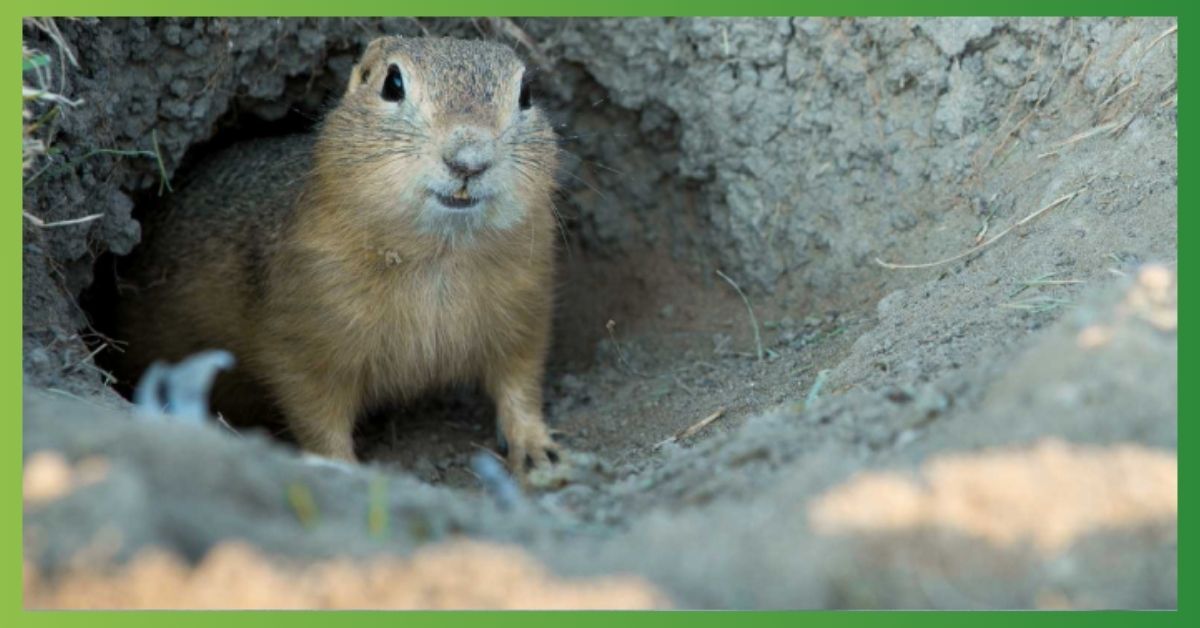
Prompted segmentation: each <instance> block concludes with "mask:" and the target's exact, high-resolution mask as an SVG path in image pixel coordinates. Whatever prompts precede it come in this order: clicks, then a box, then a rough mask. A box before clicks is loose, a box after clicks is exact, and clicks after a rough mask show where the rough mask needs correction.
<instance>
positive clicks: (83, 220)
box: [21, 211, 104, 229]
mask: <svg viewBox="0 0 1200 628" xmlns="http://www.w3.org/2000/svg"><path fill="white" fill-rule="evenodd" d="M21 213H22V214H23V215H24V216H25V219H26V220H28V221H29V222H32V223H33V224H34V226H37V227H40V228H42V229H49V228H52V227H67V226H70V225H82V224H85V223H89V222H92V221H93V220H99V219H101V218H103V217H104V214H92V215H90V216H84V217H83V218H72V219H71V220H59V221H56V222H46V221H45V220H42V219H41V218H38V217H37V216H34V215H33V214H31V213H29V212H27V211H22V212H21Z"/></svg>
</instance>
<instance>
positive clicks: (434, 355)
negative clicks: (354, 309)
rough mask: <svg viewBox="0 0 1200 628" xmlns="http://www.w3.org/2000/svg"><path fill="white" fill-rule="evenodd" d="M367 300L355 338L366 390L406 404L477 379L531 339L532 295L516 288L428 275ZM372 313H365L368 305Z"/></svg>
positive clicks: (490, 280) (494, 280) (450, 272)
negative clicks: (413, 398) (430, 391)
mask: <svg viewBox="0 0 1200 628" xmlns="http://www.w3.org/2000/svg"><path fill="white" fill-rule="evenodd" d="M382 290H383V291H382V293H376V294H374V295H372V297H374V298H372V299H371V301H372V302H373V305H374V307H375V308H376V309H375V311H374V314H373V315H371V316H368V317H367V320H368V321H369V322H368V323H367V325H365V326H364V328H363V329H362V330H361V332H360V333H359V334H357V335H358V338H359V342H358V343H356V344H359V345H360V346H361V347H362V349H363V354H362V357H363V358H365V363H364V364H363V366H364V367H365V373H364V374H365V375H366V384H367V386H368V389H369V390H371V391H373V392H374V393H375V394H376V395H379V396H393V395H399V396H402V397H408V396H411V395H415V394H418V393H420V392H421V391H422V390H424V389H426V388H429V387H431V386H436V385H441V384H447V383H455V382H466V381H471V380H476V379H478V378H480V377H481V376H482V375H483V373H484V372H485V370H486V369H487V367H488V365H489V364H493V363H496V362H498V361H502V360H504V359H505V358H506V357H507V356H509V355H511V354H513V353H514V352H516V351H518V350H519V348H520V346H521V344H522V343H524V342H528V340H529V336H530V334H531V333H533V331H534V329H535V325H533V324H532V323H533V321H532V320H531V318H532V312H531V310H530V308H529V303H530V300H531V299H532V298H534V297H533V295H530V294H527V293H526V291H525V290H523V289H522V287H521V285H520V283H519V282H512V281H508V282H506V281H503V280H502V279H501V278H499V277H493V276H489V275H486V274H484V275H480V274H478V273H474V274H472V273H464V272H461V271H456V269H442V268H432V269H428V270H425V271H423V272H420V273H415V274H413V275H410V276H404V277H400V278H397V279H396V280H395V281H394V282H393V283H391V285H387V286H384V287H383V289H382ZM367 307H371V305H367Z"/></svg>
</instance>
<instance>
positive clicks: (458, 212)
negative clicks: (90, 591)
mask: <svg viewBox="0 0 1200 628" xmlns="http://www.w3.org/2000/svg"><path fill="white" fill-rule="evenodd" d="M526 75H527V71H526V67H525V65H524V64H523V63H522V61H521V60H520V58H519V57H518V56H517V55H516V53H515V52H513V50H512V49H510V48H508V47H507V46H504V45H502V44H499V43H495V42H486V41H468V40H457V39H443V38H403V37H381V38H379V39H376V40H374V41H372V42H371V43H370V44H369V45H368V46H367V47H366V49H365V50H364V52H363V55H362V57H361V59H360V61H359V62H358V63H357V65H356V66H355V67H354V69H353V70H352V72H351V76H350V80H349V84H348V85H347V88H346V92H345V94H344V96H343V97H342V99H341V100H340V102H339V103H338V104H337V105H336V106H335V107H334V108H333V109H332V110H331V111H330V112H329V113H328V115H327V116H326V117H325V119H324V120H323V121H322V122H321V124H320V126H319V129H318V131H317V133H316V135H315V138H314V137H312V136H305V135H299V136H291V137H284V138H274V139H266V140H258V141H255V142H251V143H248V144H246V145H234V146H233V147H231V148H230V149H226V150H225V151H224V152H222V153H221V154H219V155H218V156H217V157H215V158H213V159H211V160H210V161H209V162H208V163H207V164H206V165H203V166H199V167H198V169H197V171H196V175H195V176H194V177H193V182H192V183H191V184H190V185H189V186H188V187H187V189H184V190H181V191H179V192H177V193H176V194H174V195H173V196H172V198H171V199H170V200H169V201H168V206H167V207H166V208H165V211H160V212H156V213H155V214H156V215H155V216H154V217H153V218H152V219H150V220H149V221H148V222H149V224H148V225H147V229H148V232H149V234H150V237H149V239H148V242H147V244H146V245H145V246H144V247H142V250H140V251H139V252H138V253H137V254H136V255H135V256H133V257H132V258H131V259H129V260H127V261H126V263H125V265H124V266H123V267H122V270H121V271H120V272H121V273H122V276H121V279H120V281H121V285H122V288H121V290H120V293H121V301H120V305H119V308H118V321H119V322H118V329H119V330H120V331H119V332H118V333H119V337H120V339H121V340H123V341H125V342H127V343H128V346H127V347H126V348H125V351H124V354H123V356H122V357H121V358H120V361H121V366H120V368H119V371H120V373H119V374H120V375H121V376H122V377H125V378H133V377H136V374H137V373H139V372H141V370H142V369H144V368H145V367H146V366H147V365H148V364H149V363H150V362H151V361H153V360H156V359H165V360H178V359H181V358H183V357H184V356H186V355H189V354H191V353H194V352H196V351H199V350H203V349H211V348H221V349H227V350H229V351H231V352H232V353H233V354H234V356H235V357H236V359H237V366H236V368H235V369H234V370H233V371H232V372H231V373H230V374H228V375H222V376H221V378H220V379H219V380H218V384H217V386H216V388H215V389H214V399H213V407H214V409H215V410H216V411H218V412H221V413H222V414H223V415H224V416H227V417H228V416H230V415H234V418H240V419H245V418H246V417H245V415H247V414H249V415H255V414H260V415H261V414H264V413H269V412H278V413H279V414H281V416H282V419H283V420H284V421H285V422H286V424H287V426H288V427H289V429H290V431H291V432H292V433H293V435H294V436H295V438H296V439H297V441H298V442H299V444H300V445H301V446H302V447H303V448H304V449H307V450H309V451H312V452H314V453H317V454H320V455H324V456H328V457H332V458H338V459H343V460H349V461H353V460H355V453H354V448H353V437H352V435H353V430H354V425H355V422H356V420H357V419H358V418H359V416H360V415H361V414H362V413H363V412H364V411H366V410H368V409H369V408H371V407H375V406H377V405H379V404H385V403H388V402H391V401H398V400H405V399H410V398H412V397H414V396H415V395H418V394H420V393H422V392H424V391H426V390H428V389H430V388H431V387H435V386H439V385H445V384H452V383H457V382H469V381H477V382H480V383H482V384H483V388H484V390H485V391H486V392H487V393H488V394H489V396H490V397H491V398H492V399H493V400H494V402H495V404H496V412H497V414H496V417H497V428H498V429H497V434H498V436H499V437H500V439H501V440H500V443H501V447H502V449H503V448H504V447H507V450H508V461H509V465H510V468H512V469H513V470H514V471H516V472H523V471H525V470H526V467H527V466H528V465H530V464H533V465H541V464H547V463H553V462H555V461H556V460H557V456H558V453H559V449H558V446H557V445H556V444H555V443H554V441H553V440H552V439H551V437H550V435H549V431H548V429H547V427H546V425H545V422H544V419H543V414H542V377H543V372H544V368H545V361H546V355H547V351H548V346H549V336H550V324H551V313H552V312H551V310H552V304H553V273H554V255H555V229H556V224H555V220H556V218H555V216H554V214H553V211H554V206H553V198H552V195H553V194H554V192H555V172H556V170H557V167H558V144H557V139H556V136H555V134H554V130H553V126H552V125H551V123H550V122H549V120H548V118H547V117H546V115H545V114H544V113H543V112H542V111H541V110H540V109H539V108H538V107H536V106H534V104H533V103H532V101H531V97H530V92H529V84H528V82H527V79H528V77H527V76H526Z"/></svg>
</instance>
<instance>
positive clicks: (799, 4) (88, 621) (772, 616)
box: [0, 0, 1197, 628]
mask: <svg viewBox="0 0 1200 628" xmlns="http://www.w3.org/2000/svg"><path fill="white" fill-rule="evenodd" d="M1189 4H1191V3H1190V2H1184V1H1182V0H1141V1H1140V2H1136V3H1135V2H1121V1H1117V0H1092V1H1091V2H1080V1H1068V0H1007V1H1005V0H975V1H974V2H970V3H967V2H962V1H958V2H955V1H951V0H907V1H904V2H892V1H888V0H841V1H840V2H837V3H830V2H817V1H814V0H793V1H790V2H789V1H787V0H739V1H736V2H734V1H730V0H574V1H572V2H563V1H562V0H501V1H499V2H497V1H492V2H488V1H487V0H456V1H455V2H454V3H453V4H452V5H450V4H447V3H445V2H438V1H436V0H415V1H414V0H406V1H399V2H398V1H396V0H391V1H390V2H385V1H383V0H343V1H342V2H336V3H335V2H330V1H329V0H210V1H208V2H197V1H194V0H185V1H176V2H171V3H169V4H168V3H167V2H164V1H162V0H158V1H153V0H108V1H106V2H103V3H98V2H83V1H80V0H44V1H43V2H37V3H34V2H23V3H20V4H15V3H14V5H9V6H10V7H12V8H5V9H3V12H4V13H5V14H9V13H12V14H14V15H12V16H11V17H7V19H5V20H4V23H7V24H9V27H6V28H5V29H4V31H3V33H2V34H0V38H2V39H0V41H3V48H4V49H8V50H9V51H10V52H9V55H10V56H9V58H10V59H13V60H14V61H13V62H12V63H11V64H9V65H8V66H7V67H8V68H9V69H8V70H5V71H4V74H3V75H4V76H8V77H9V79H8V80H10V81H11V83H9V84H10V85H16V84H17V83H18V80H17V79H18V75H19V74H20V71H19V70H18V69H17V68H18V64H17V63H16V62H15V60H16V59H17V58H18V56H19V54H18V50H17V49H18V47H19V46H20V34H19V31H18V30H17V26H18V22H19V17H21V16H24V15H102V16H132V15H154V16H160V15H222V16H250V15H288V16H330V15H339V16H366V15H438V16H465V15H497V14H507V15H523V16H569V15H574V16H585V15H586V16H597V15H620V16H652V15H739V16H747V15H871V16H900V15H1003V16H1023V15H1029V16H1059V15H1073V16H1082V15H1138V16H1177V17H1178V18H1179V21H1180V22H1181V23H1183V26H1184V28H1183V29H1182V30H1181V31H1180V32H1179V39H1180V42H1179V50H1180V63H1179V65H1180V77H1181V80H1180V81H1179V84H1178V88H1177V89H1178V91H1179V93H1180V95H1181V97H1180V100H1179V102H1180V111H1181V115H1180V116H1179V129H1180V135H1181V136H1183V137H1190V136H1189V133H1190V131H1188V130H1187V129H1190V128H1191V122H1190V119H1189V117H1188V115H1187V114H1183V112H1184V111H1195V110H1196V107H1194V106H1193V105H1192V104H1191V102H1192V101H1191V98H1192V94H1193V93H1194V92H1193V90H1192V85H1193V83H1192V80H1193V79H1192V78H1191V77H1190V75H1188V77H1187V78H1186V79H1184V78H1183V76H1184V75H1185V74H1187V73H1188V72H1190V71H1188V70H1186V68H1187V63H1185V62H1184V61H1183V59H1184V58H1190V54H1191V45H1190V44H1185V43H1184V41H1186V37H1185V35H1186V34H1187V33H1189V31H1188V30H1187V25H1188V24H1190V23H1191V20H1190V18H1189V17H1187V14H1188V13H1190V11H1188V7H1189ZM335 9H336V11H334V10H335ZM9 29H11V30H9ZM11 97H12V98H13V100H12V101H10V103H11V104H10V105H9V106H10V107H12V110H11V111H10V112H9V113H8V114H7V115H5V116H4V119H8V120H11V121H13V122H12V123H11V126H10V128H9V130H7V131H4V132H3V136H4V137H8V138H10V140H9V141H11V142H12V143H11V144H9V146H12V147H13V148H12V149H10V151H9V153H8V156H7V157H3V158H0V172H2V173H3V175H2V176H0V186H2V188H3V196H4V198H9V199H11V200H12V201H13V202H14V203H17V204H20V202H21V200H20V199H21V178H20V174H19V173H20V170H21V169H20V166H19V163H20V157H19V155H18V152H19V151H17V150H16V147H17V146H18V145H19V144H20V130H19V129H18V127H17V124H16V120H17V118H18V113H17V111H16V108H17V107H18V104H17V98H16V96H15V95H14V96H11ZM1178 150H1179V152H1180V175H1181V176H1180V177H1179V178H1180V180H1184V181H1186V180H1189V179H1188V177H1187V176H1185V175H1184V174H1183V173H1184V172H1185V170H1184V168H1186V167H1187V166H1188V165H1190V163H1191V156H1190V155H1188V154H1187V153H1189V152H1190V151H1191V146H1189V144H1188V143H1187V142H1181V143H1179V144H1178ZM1194 186H1195V184H1186V185H1183V186H1180V189H1179V197H1178V199H1179V205H1180V206H1190V203H1189V202H1188V201H1191V200H1192V199H1194V198H1195V191H1194V190H1195V189H1196V188H1195V187H1194ZM6 220H8V222H7V223H4V226H2V227H0V237H3V239H4V241H5V242H7V244H0V255H2V256H3V261H2V262H0V328H3V329H4V330H6V332H5V333H4V335H2V336H0V417H3V423H2V424H0V442H3V443H5V445H4V446H5V447H7V448H8V449H7V451H9V453H10V454H11V455H12V457H11V458H10V459H9V462H7V463H5V468H7V469H8V471H6V472H4V473H3V476H4V480H3V482H2V483H0V485H2V488H0V491H2V492H0V503H2V504H3V507H2V510H3V512H4V517H3V518H2V519H0V537H2V538H4V539H5V542H4V543H3V546H2V548H0V616H3V617H8V618H9V621H11V620H15V622H16V625H19V626H25V625H34V626H68V625H72V626H88V627H95V626H104V625H112V626H122V627H132V626H159V625H161V624H162V623H165V622H169V623H171V624H173V625H179V626H196V625H203V624H208V623H210V622H213V621H221V622H223V623H225V624H228V625H229V626H237V625H242V626H261V625H263V624H264V623H266V624H272V623H279V624H286V625H287V626H289V628H300V627H305V626H316V625H327V624H331V623H334V622H336V623H340V624H343V625H354V626H365V625H376V626H385V625H386V626H392V627H394V626H396V625H397V622H404V623H406V624H409V625H411V624H412V623H413V622H415V623H417V624H421V625H438V626H453V625H460V624H467V623H477V622H478V623H488V624H491V625H496V626H514V627H516V626H520V627H522V628H533V627H534V626H539V625H540V626H552V625H558V624H560V623H570V624H572V625H573V626H575V627H578V628H591V627H593V626H595V627H597V628H599V627H601V626H607V625H609V624H610V623H611V622H613V621H614V620H615V621H620V622H622V623H623V624H625V625H626V626H629V627H633V626H648V625H666V624H674V625H687V626H690V627H694V628H708V627H714V628H715V627H717V626H724V625H726V624H727V623H728V622H731V621H736V622H741V623H747V624H754V625H758V626H768V625H770V626H782V625H789V624H795V623H799V622H804V623H811V622H815V623H817V624H820V625H823V626H868V625H870V626H885V625H886V626H893V625H908V624H914V625H921V626H923V627H925V628H938V627H941V626H946V627H950V626H954V627H957V626H960V625H961V624H962V623H964V622H970V623H971V624H974V625H990V626H1007V625H1010V624H1011V623H1012V622H1014V621H1016V622H1022V623H1028V624H1031V625H1048V624H1050V623H1054V624H1059V625H1072V626H1083V625H1087V626H1096V625H1110V626H1118V625H1126V624H1129V623H1132V622H1135V621H1136V622H1138V623H1143V624H1144V623H1147V622H1148V623H1150V624H1154V625H1163V626H1165V625H1178V624H1180V623H1181V622H1183V621H1184V619H1183V618H1182V617H1181V616H1190V615H1193V614H1195V613H1193V612H1189V609H1190V606H1191V601H1190V600H1188V599H1187V597H1188V596H1187V595H1186V592H1187V591H1189V590H1191V589H1190V588H1189V585H1190V584H1191V578H1190V577H1189V573H1190V572H1189V571H1188V569H1187V566H1188V565H1191V564H1192V563H1191V561H1190V560H1189V559H1186V558H1185V555H1184V554H1185V552H1186V550H1187V549H1188V548H1189V547H1191V546H1190V544H1189V543H1188V542H1181V543H1180V544H1179V548H1180V554H1179V565H1180V569H1179V580H1178V582H1179V585H1178V586H1179V589H1178V605H1179V609H1180V610H1178V611H1173V612H1140V613H1139V612H1131V611H1108V612H1106V611H1084V612H1044V611H1028V612H1021V614H1020V615H1019V616H1014V615H1012V614H1010V613H1002V612H971V613H966V612H936V611H929V612H926V611H917V612H886V611H880V612H835V611H795V612H746V613H740V612H739V613H736V614H735V615H731V614H729V613H726V612H707V613H706V612H689V611H680V612H657V613H656V612H620V613H619V614H613V613H610V612H574V613H570V614H564V613H560V612H465V611H464V612H424V611H420V612H410V613H404V614H402V615H397V614H394V613H390V612H383V611H351V612H342V613H322V612H288V613H283V612H254V611H247V612H241V611H237V612H219V614H214V613H208V612H165V611H148V612H130V611H124V612H122V611H115V612H103V613H101V612H71V611H25V610H24V609H23V607H22V566H21V480H20V478H21V420H20V418H21V383H20V382H21V337H20V329H21V325H20V323H21V298H22V295H21V253H20V251H21V247H22V241H21V229H22V225H21V222H22V218H21V216H20V213H19V212H17V211H16V210H15V208H14V209H13V210H11V211H9V212H8V218H7V219H6ZM1192 223H1193V219H1192V218H1191V217H1190V216H1188V215H1187V213H1186V212H1183V213H1180V214H1179V230H1180V232H1184V231H1187V232H1191V231H1193V227H1192ZM1190 237H1192V236H1188V238H1190ZM1180 253H1181V255H1180V262H1179V264H1180V267H1181V269H1182V267H1184V266H1187V267H1191V266H1192V262H1191V256H1190V254H1189V255H1183V254H1182V253H1183V249H1182V247H1180ZM1189 272H1190V271H1189ZM1181 274H1182V273H1181ZM1189 281H1190V280H1186V279H1185V280H1183V281H1181V282H1180V285H1181V288H1186V286H1187V285H1188V283H1189ZM1179 300H1180V304H1179V307H1180V311H1181V313H1182V314H1183V315H1184V317H1185V318H1186V317H1188V316H1189V314H1188V313H1190V312H1191V311H1192V298H1191V295H1190V294H1189V293H1188V292H1187V290H1183V289H1181V290H1180V294H1179ZM1183 328H1184V331H1182V332H1181V333H1180V334H1179V342H1180V349H1181V351H1180V356H1179V357H1180V362H1179V370H1180V372H1182V373H1187V372H1190V371H1192V369H1191V368H1190V367H1191V364H1192V362H1193V356H1195V355H1196V352H1195V351H1194V350H1193V348H1194V347H1193V345H1194V342H1193V341H1192V334H1191V332H1190V328H1189V327H1188V326H1187V324H1186V323H1185V324H1184V325H1183ZM1196 399H1197V390H1196V389H1190V388H1189V387H1182V388H1181V389H1180V394H1179V407H1180V416H1182V417H1184V418H1185V419H1186V418H1189V417H1193V416H1195V415H1194V414H1193V412H1194V411H1195V408H1196ZM1179 438H1180V450H1181V451H1182V450H1183V449H1185V448H1186V447H1185V446H1184V443H1185V442H1186V441H1188V440H1189V439H1191V427H1190V426H1189V425H1188V424H1187V421H1186V420H1185V421H1180V422H1179ZM1184 458H1185V456H1182V455H1180V456H1179V460H1180V465H1179V472H1180V480H1181V482H1180V487H1181V488H1180V497H1181V499H1180V501H1181V503H1180V516H1179V525H1180V536H1181V537H1184V536H1190V534H1189V533H1186V532H1185V530H1187V529H1188V527H1189V526H1188V524H1189V523H1190V521H1191V520H1190V518H1189V513H1190V506H1189V505H1188V504H1187V503H1186V502H1188V501H1189V500H1187V499H1183V497H1184V495H1185V493H1186V492H1187V491H1186V489H1187V488H1188V487H1191V486H1192V483H1191V480H1190V479H1189V478H1188V477H1187V476H1188V474H1189V473H1190V469H1191V466H1190V463H1185V462H1184ZM1180 540H1181V541H1183V539H1182V538H1181V539H1180ZM9 621H5V623H6V624H8V625H13V624H11V623H9Z"/></svg>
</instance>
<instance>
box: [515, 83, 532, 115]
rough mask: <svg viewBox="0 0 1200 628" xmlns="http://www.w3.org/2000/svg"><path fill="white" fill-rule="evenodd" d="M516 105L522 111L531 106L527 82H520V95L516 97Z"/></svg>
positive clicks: (530, 94) (530, 95)
mask: <svg viewBox="0 0 1200 628" xmlns="http://www.w3.org/2000/svg"><path fill="white" fill-rule="evenodd" d="M517 105H519V106H520V107H521V108H522V109H528V108H530V107H532V106H533V94H532V93H531V92H530V89H529V80H528V79H522V80H521V94H520V95H519V96H517Z"/></svg>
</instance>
